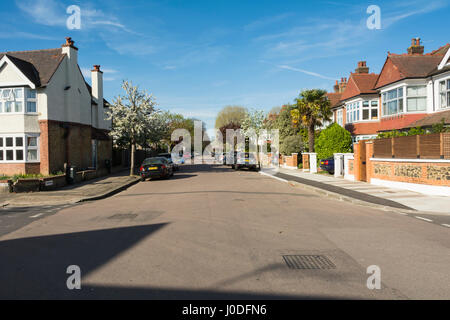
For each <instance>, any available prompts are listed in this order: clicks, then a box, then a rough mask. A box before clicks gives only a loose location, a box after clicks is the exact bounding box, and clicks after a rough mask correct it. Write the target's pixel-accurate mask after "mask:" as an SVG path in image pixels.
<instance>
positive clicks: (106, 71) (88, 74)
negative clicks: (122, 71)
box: [80, 67, 118, 81]
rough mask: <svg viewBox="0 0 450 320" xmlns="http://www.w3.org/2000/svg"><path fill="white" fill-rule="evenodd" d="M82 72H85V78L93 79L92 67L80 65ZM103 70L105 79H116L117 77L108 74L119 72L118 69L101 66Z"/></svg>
mask: <svg viewBox="0 0 450 320" xmlns="http://www.w3.org/2000/svg"><path fill="white" fill-rule="evenodd" d="M80 69H81V73H82V74H83V76H84V78H85V79H91V68H85V67H80ZM100 70H102V71H103V81H115V80H116V78H115V77H111V76H108V75H109V74H116V73H118V71H117V70H114V69H108V68H100Z"/></svg>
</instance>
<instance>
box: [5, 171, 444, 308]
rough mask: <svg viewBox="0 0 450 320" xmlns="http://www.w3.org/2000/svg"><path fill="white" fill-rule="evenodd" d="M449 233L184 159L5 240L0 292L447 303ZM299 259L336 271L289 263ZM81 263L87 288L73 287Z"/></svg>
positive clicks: (393, 214)
mask: <svg viewBox="0 0 450 320" xmlns="http://www.w3.org/2000/svg"><path fill="white" fill-rule="evenodd" d="M5 209H7V208H4V209H2V210H5ZM0 219H1V220H4V221H12V220H14V219H19V218H18V214H14V213H12V214H5V216H3V215H2V216H1V218H0ZM9 219H11V220H9ZM29 219H30V220H32V219H31V218H29ZM2 223H3V222H2ZM449 232H450V229H449V228H446V227H443V226H441V225H436V224H433V223H429V222H427V221H423V220H419V219H415V218H412V217H409V216H405V215H402V214H399V211H398V209H396V208H392V210H380V209H378V208H375V207H371V206H361V205H357V204H354V203H351V202H347V201H337V200H336V199H334V198H331V197H326V196H323V195H321V194H318V193H317V192H315V191H314V190H312V189H306V188H299V187H296V186H293V185H291V184H289V183H286V182H282V181H278V180H277V179H272V177H268V176H264V175H260V174H258V173H257V172H251V171H246V170H242V171H234V170H231V169H230V168H229V167H225V166H214V165H192V166H182V168H181V171H180V172H177V173H175V176H174V177H172V178H171V179H168V180H154V181H145V182H139V183H138V184H135V185H133V186H131V187H129V188H128V189H126V190H125V191H123V192H120V193H118V194H115V195H113V196H112V197H109V198H107V199H102V200H98V201H89V202H82V203H78V204H76V205H71V206H68V207H66V208H60V209H59V211H57V212H56V213H54V214H51V215H48V216H44V217H43V218H41V219H37V220H32V222H31V223H29V224H27V225H26V226H24V227H22V228H20V229H16V230H14V231H11V232H9V233H6V234H3V235H1V236H0V257H1V261H2V263H0V284H1V285H0V298H8V299H15V298H18V299H188V300H192V299H194V300H196V299H228V300H233V299H449V298H450V273H449V272H448V266H449V265H450V247H449V242H448V239H449ZM292 256H298V257H297V258H298V259H310V258H311V259H312V258H314V259H315V258H322V259H328V260H329V261H330V262H331V263H332V266H333V267H331V268H322V267H321V266H320V264H317V266H318V268H317V269H314V268H311V267H305V266H303V267H302V266H301V265H299V268H298V269H291V268H289V265H288V264H287V263H286V259H291V258H292ZM321 261H322V260H321ZM74 265H75V266H78V267H79V269H80V272H81V289H80V290H69V289H68V288H67V281H68V280H70V279H71V278H69V277H70V276H71V274H67V268H68V267H69V266H74ZM374 265H375V266H378V267H379V270H380V271H381V273H380V277H381V278H380V280H381V288H380V289H379V290H377V289H375V290H371V289H369V288H368V287H367V281H368V278H369V276H371V274H368V271H367V270H368V268H369V267H371V266H374Z"/></svg>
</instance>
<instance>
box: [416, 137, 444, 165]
mask: <svg viewBox="0 0 450 320" xmlns="http://www.w3.org/2000/svg"><path fill="white" fill-rule="evenodd" d="M419 148H420V158H422V159H439V158H440V157H441V134H440V133H435V134H425V135H421V136H420V147H419Z"/></svg>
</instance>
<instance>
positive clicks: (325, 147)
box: [315, 123, 353, 159]
mask: <svg viewBox="0 0 450 320" xmlns="http://www.w3.org/2000/svg"><path fill="white" fill-rule="evenodd" d="M352 144H353V143H352V136H351V134H350V132H348V131H347V130H345V129H344V128H342V127H341V126H340V125H338V124H337V123H333V124H331V125H330V126H329V127H328V128H326V129H325V130H322V132H321V133H320V135H319V137H318V138H317V141H316V145H315V147H316V152H317V159H326V158H329V157H332V156H333V154H335V153H348V152H352Z"/></svg>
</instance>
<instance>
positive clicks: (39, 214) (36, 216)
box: [30, 213, 43, 218]
mask: <svg viewBox="0 0 450 320" xmlns="http://www.w3.org/2000/svg"><path fill="white" fill-rule="evenodd" d="M42 215H43V213H38V214H35V215H34V216H30V218H38V217H40V216H42Z"/></svg>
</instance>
